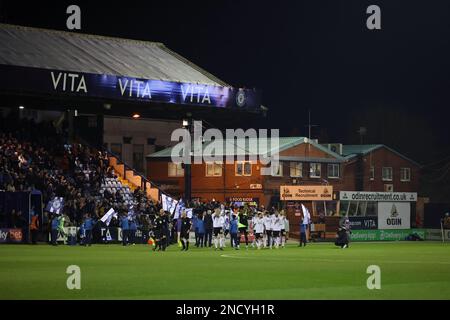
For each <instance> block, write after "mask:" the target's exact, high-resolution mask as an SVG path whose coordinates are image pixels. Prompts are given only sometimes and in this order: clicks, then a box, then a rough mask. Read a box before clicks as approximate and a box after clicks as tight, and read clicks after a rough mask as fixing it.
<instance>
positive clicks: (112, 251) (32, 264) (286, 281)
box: [0, 242, 450, 300]
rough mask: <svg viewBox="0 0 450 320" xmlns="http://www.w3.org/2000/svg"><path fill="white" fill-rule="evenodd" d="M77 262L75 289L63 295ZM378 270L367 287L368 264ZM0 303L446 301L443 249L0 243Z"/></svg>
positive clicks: (449, 251)
mask: <svg viewBox="0 0 450 320" xmlns="http://www.w3.org/2000/svg"><path fill="white" fill-rule="evenodd" d="M70 265H77V266H79V267H80V271H81V289H80V290H69V289H67V286H66V282H67V279H68V277H69V276H70V275H69V274H66V269H67V267H68V266H70ZM370 265H377V266H379V267H380V269H381V289H379V290H376V289H375V290H369V289H368V288H367V285H366V283H367V279H368V278H369V277H370V274H368V273H367V272H366V271H367V267H368V266H370ZM0 285H1V290H0V299H2V300H4V299H176V300H178V299H183V300H184V299H200V300H207V299H268V300H276V299H298V300H304V299H450V244H448V243H445V244H443V243H439V242H384V243H380V242H379V243H352V244H351V247H350V248H349V249H340V248H337V247H335V246H334V245H333V244H332V243H317V244H315V243H312V244H309V245H308V246H307V247H305V248H299V247H297V245H296V244H289V245H288V246H287V247H286V248H284V249H278V250H275V249H273V250H269V249H264V250H255V249H252V248H249V249H248V250H245V248H244V249H241V250H240V251H235V250H232V249H231V248H230V247H227V248H225V250H224V251H214V250H211V249H210V248H203V249H197V248H195V247H193V248H192V249H191V250H189V251H188V252H180V249H179V248H178V247H177V246H176V245H173V246H171V247H170V248H169V249H168V250H167V251H166V252H153V251H151V250H150V247H149V246H146V245H136V246H129V247H123V246H121V245H93V246H92V247H80V246H76V247H75V246H63V245H60V246H58V247H51V246H48V245H44V244H42V245H37V246H29V245H2V246H0Z"/></svg>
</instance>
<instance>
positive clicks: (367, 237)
mask: <svg viewBox="0 0 450 320" xmlns="http://www.w3.org/2000/svg"><path fill="white" fill-rule="evenodd" d="M413 233H416V234H417V235H419V236H420V237H421V238H422V239H426V237H425V235H426V231H425V229H403V230H355V231H352V234H351V235H350V239H351V241H403V240H406V237H407V236H409V235H410V234H413Z"/></svg>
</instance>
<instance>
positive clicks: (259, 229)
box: [254, 218, 264, 233]
mask: <svg viewBox="0 0 450 320" xmlns="http://www.w3.org/2000/svg"><path fill="white" fill-rule="evenodd" d="M254 223H255V224H254V230H255V233H263V232H264V219H263V218H256V219H255V222H254Z"/></svg>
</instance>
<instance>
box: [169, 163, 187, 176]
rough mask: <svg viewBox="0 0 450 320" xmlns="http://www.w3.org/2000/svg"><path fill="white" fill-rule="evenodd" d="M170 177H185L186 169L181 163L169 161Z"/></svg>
mask: <svg viewBox="0 0 450 320" xmlns="http://www.w3.org/2000/svg"><path fill="white" fill-rule="evenodd" d="M168 167H169V174H168V175H169V177H184V169H183V165H182V164H181V163H173V162H169V166H168Z"/></svg>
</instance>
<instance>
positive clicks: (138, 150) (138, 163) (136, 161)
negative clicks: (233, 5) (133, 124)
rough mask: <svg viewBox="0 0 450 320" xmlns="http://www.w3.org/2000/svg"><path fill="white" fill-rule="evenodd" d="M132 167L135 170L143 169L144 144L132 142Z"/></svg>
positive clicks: (141, 170) (140, 170)
mask: <svg viewBox="0 0 450 320" xmlns="http://www.w3.org/2000/svg"><path fill="white" fill-rule="evenodd" d="M133 169H134V170H136V171H137V172H143V171H144V145H143V144H133Z"/></svg>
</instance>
